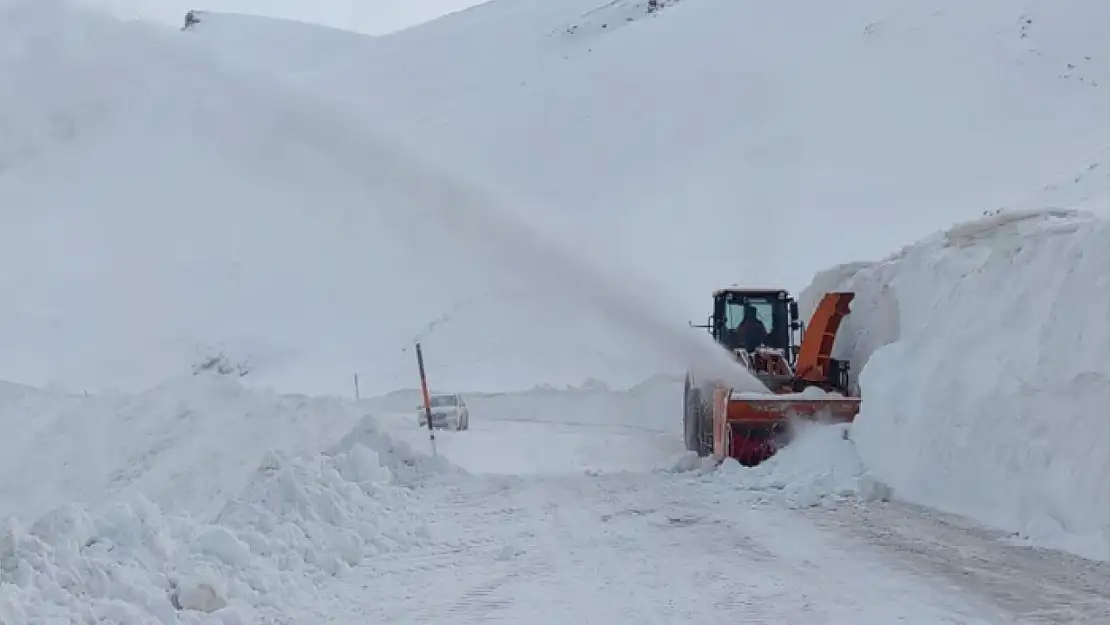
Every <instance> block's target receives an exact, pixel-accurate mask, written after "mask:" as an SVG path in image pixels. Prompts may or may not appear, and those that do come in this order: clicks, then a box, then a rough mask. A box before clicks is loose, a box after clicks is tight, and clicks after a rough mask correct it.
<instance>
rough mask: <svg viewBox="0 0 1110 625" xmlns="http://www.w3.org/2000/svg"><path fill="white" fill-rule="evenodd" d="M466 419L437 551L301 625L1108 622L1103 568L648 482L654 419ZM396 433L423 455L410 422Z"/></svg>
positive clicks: (771, 492)
mask: <svg viewBox="0 0 1110 625" xmlns="http://www.w3.org/2000/svg"><path fill="white" fill-rule="evenodd" d="M507 401H508V400H507V399H503V400H502V402H501V403H500V404H497V403H496V402H494V403H492V404H490V405H487V406H486V407H487V408H493V407H496V406H497V405H502V406H504V405H505V403H506V402H507ZM510 412H511V413H512V415H511V416H510V414H509V413H510ZM473 414H474V417H473V420H472V425H471V430H470V431H468V432H458V433H456V432H442V433H439V436H438V445H437V450H438V452H439V453H440V454H441V455H443V456H444V457H446V458H448V459H449V460H451V461H453V462H455V463H456V464H458V465H460V466H462V467H463V468H464V469H467V470H468V471H470V472H471V476H469V477H467V478H464V479H462V480H461V481H458V480H452V481H450V482H446V483H438V484H435V485H427V486H424V487H421V491H422V493H421V496H420V497H419V501H420V502H421V503H420V505H421V506H426V508H425V509H424V510H423V511H422V512H421V513H420V514H422V515H423V516H424V518H425V519H426V520H427V522H428V523H429V530H430V532H431V534H432V538H433V539H432V540H430V541H429V542H428V543H427V544H426V545H425V546H420V547H414V548H413V549H412V550H406V551H403V552H400V553H397V554H394V555H392V556H390V557H389V558H387V559H386V560H384V561H381V560H379V561H377V562H375V564H374V565H372V566H367V567H360V568H358V569H354V570H353V571H352V573H351V575H349V576H347V577H345V578H343V579H340V580H338V581H337V582H336V583H335V584H332V585H329V586H328V587H327V588H326V589H324V590H323V591H322V592H325V593H326V596H325V597H322V598H321V599H323V600H322V601H318V602H316V603H314V604H313V605H307V606H305V611H304V612H303V613H300V614H296V615H294V616H295V620H296V622H303V621H318V620H320V619H323V618H325V616H326V618H327V620H328V622H333V623H363V622H375V621H379V622H383V621H384V622H411V623H494V622H504V623H523V622H528V623H537V624H539V623H569V622H574V623H606V624H607V625H613V624H619V623H638V624H640V623H711V622H712V623H716V622H722V621H728V622H738V623H743V622H775V623H797V624H799V625H800V624H813V623H821V624H834V623H844V624H848V623H851V624H852V625H861V624H866V623H875V624H876V625H879V624H883V625H886V624H888V623H894V622H898V623H911V624H912V623H921V624H926V623H928V624H930V625H935V624H944V623H951V624H966V625H972V624H975V625H986V624H991V625H994V624H998V625H1002V624H1006V625H1019V624H1034V623H1036V624H1042V623H1061V624H1063V623H1076V624H1078V623H1099V622H1110V593H1108V591H1107V589H1108V588H1110V570H1108V569H1107V567H1105V566H1102V565H1101V564H1099V563H1095V562H1092V561H1086V560H1081V559H1078V558H1073V557H1070V556H1066V555H1063V554H1060V553H1057V552H1051V551H1035V550H1031V549H1027V548H1024V547H1019V546H1014V545H1010V544H1006V543H1005V542H1003V541H1002V540H1000V538H999V537H997V536H995V535H993V534H991V533H989V532H986V531H983V530H981V529H979V528H976V527H974V526H972V525H971V524H964V523H960V522H959V521H957V520H953V519H950V518H947V517H944V516H943V515H939V514H936V513H932V512H929V511H925V510H922V509H919V508H916V507H913V506H908V505H905V504H901V503H884V502H867V503H863V504H860V503H859V502H854V501H852V500H848V499H843V498H837V497H833V496H821V497H817V498H816V499H813V501H817V502H820V503H821V504H822V505H818V506H813V507H811V506H808V505H806V504H805V503H803V504H802V505H797V504H798V501H797V499H794V500H791V499H790V498H789V497H787V496H786V495H785V494H784V493H786V492H789V489H786V490H776V489H773V488H772V489H767V488H760V487H758V486H753V485H754V484H759V482H758V481H752V480H747V479H745V478H744V477H743V475H742V471H736V470H724V471H717V472H709V473H703V472H700V471H697V470H694V471H688V472H675V471H668V470H654V471H653V470H651V468H652V466H653V463H654V466H655V467H660V466H664V465H665V460H666V459H667V458H668V457H669V456H670V457H673V452H674V451H676V449H677V448H678V447H679V446H680V443H677V442H675V440H676V437H675V436H674V435H673V433H669V432H665V431H664V428H663V427H662V426H661V425H660V427H658V428H653V427H651V423H650V420H648V423H647V424H643V425H636V426H630V425H625V426H623V427H622V426H621V425H620V423H619V421H620V420H621V417H620V415H610V421H609V422H608V423H606V422H604V421H602V422H599V421H598V418H597V417H598V415H596V414H591V413H590V411H585V414H580V415H579V416H578V418H573V417H572V416H571V415H565V416H563V417H562V418H559V417H557V416H556V415H554V414H549V413H546V412H543V411H542V410H541V412H540V413H534V412H533V413H525V412H522V411H519V410H516V409H513V410H511V411H507V412H501V411H497V410H494V411H493V412H492V414H489V413H487V414H486V415H485V416H483V415H482V413H480V412H478V411H475V412H474V413H473ZM625 416H626V417H627V416H628V415H625ZM487 417H488V418H487ZM529 417H534V418H535V419H536V421H531V422H529V421H527V419H528V418H529ZM386 422H387V423H389V424H390V426H389V429H391V430H393V431H395V433H396V435H397V436H398V437H400V438H403V439H406V440H408V441H409V442H410V443H411V444H413V445H414V446H415V447H417V448H418V449H430V448H429V447H428V442H427V440H426V436H427V434H426V431H424V430H421V429H419V428H417V427H415V425H414V419H413V418H412V417H411V415H395V416H394V417H392V418H391V419H387V421H386ZM637 454H638V455H637ZM560 460H561V464H560ZM622 462H623V463H625V464H624V465H623V466H621V463H622ZM829 462H830V463H831V462H834V461H833V460H829ZM513 474H515V475H513ZM814 483H817V482H814ZM763 484H764V485H765V484H766V483H763ZM795 494H797V493H795ZM825 495H828V493H825ZM810 503H812V501H811V502H810ZM792 504H793V505H792Z"/></svg>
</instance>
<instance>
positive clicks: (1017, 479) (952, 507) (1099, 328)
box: [803, 210, 1110, 558]
mask: <svg viewBox="0 0 1110 625" xmlns="http://www.w3.org/2000/svg"><path fill="white" fill-rule="evenodd" d="M828 290H850V291H854V292H855V293H857V296H856V299H855V301H854V302H853V305H852V314H851V315H850V316H849V317H847V318H846V320H845V323H844V324H843V325H842V327H841V333H840V335H839V336H838V339H837V346H836V352H837V353H836V356H837V357H840V358H848V359H850V360H851V361H852V363H853V366H854V368H855V369H856V371H858V372H860V374H859V381H860V385H861V387H862V393H863V397H864V402H863V407H862V411H861V412H860V415H859V417H858V419H857V421H856V422H855V424H854V426H853V428H852V438H853V439H854V440H855V442H856V446H857V449H858V452H859V455H860V457H861V458H862V460H863V462H864V463H865V465H866V466H867V467H868V468H869V469H870V470H871V471H873V472H874V474H875V476H876V477H877V478H878V479H880V480H882V481H883V482H886V483H887V484H889V485H890V486H891V487H892V488H893V490H894V493H895V494H896V495H897V496H899V497H903V498H905V499H908V500H912V501H915V502H919V503H923V504H926V505H930V506H934V507H937V508H940V509H944V510H948V511H952V512H956V513H961V514H965V515H969V516H971V517H974V518H976V519H979V520H981V521H983V522H986V523H988V524H990V525H993V526H996V527H1000V528H1003V529H1006V530H1011V531H1014V532H1018V533H1020V534H1021V535H1022V536H1025V537H1027V538H1029V539H1032V540H1034V541H1035V542H1037V543H1038V544H1046V545H1050V546H1055V547H1061V548H1066V549H1069V550H1072V551H1076V552H1078V553H1081V554H1084V555H1089V556H1094V557H1100V558H1110V419H1108V418H1107V413H1106V406H1107V405H1110V362H1108V361H1107V358H1106V354H1107V353H1110V325H1108V324H1107V320H1108V319H1110V222H1107V221H1106V220H1105V219H1104V218H1101V217H1097V216H1092V215H1089V214H1085V213H1079V212H1074V211H1062V210H1044V211H1012V212H1002V213H999V214H996V215H992V216H987V217H984V218H982V219H979V220H975V221H971V222H966V223H962V224H960V225H957V226H955V227H953V228H951V229H948V230H946V231H944V232H941V233H938V234H936V235H935V236H932V237H929V238H927V239H925V240H923V241H921V242H919V243H917V244H914V245H911V246H909V247H906V248H905V249H903V250H902V251H901V252H899V253H898V254H896V255H894V256H892V257H890V258H888V259H886V260H884V261H881V262H876V263H859V264H852V265H846V266H843V267H838V268H834V269H832V270H830V271H828V272H825V273H823V274H821V275H819V276H817V278H816V279H815V281H814V283H813V284H812V285H811V286H810V287H809V288H808V289H807V290H806V292H805V293H804V294H803V297H804V300H805V301H804V302H803V304H804V305H805V306H806V307H807V308H812V306H814V305H815V301H816V298H817V297H818V296H819V295H820V293H822V292H824V291H828Z"/></svg>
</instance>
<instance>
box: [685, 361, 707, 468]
mask: <svg viewBox="0 0 1110 625" xmlns="http://www.w3.org/2000/svg"><path fill="white" fill-rule="evenodd" d="M710 415H711V413H710V412H709V406H708V405H707V404H706V403H705V401H704V400H703V399H702V396H701V389H698V388H693V387H692V386H691V385H690V380H689V379H687V380H686V393H685V397H684V401H683V410H682V425H683V431H684V433H685V439H686V450H687V451H692V452H695V453H697V454H698V455H699V456H701V457H705V456H708V455H709V454H710V453H711V452H712V451H713V445H712V439H711V437H712V433H713V424H712V423H711V418H710Z"/></svg>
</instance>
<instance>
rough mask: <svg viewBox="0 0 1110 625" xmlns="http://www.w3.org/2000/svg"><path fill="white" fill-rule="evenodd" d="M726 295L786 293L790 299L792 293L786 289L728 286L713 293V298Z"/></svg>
mask: <svg viewBox="0 0 1110 625" xmlns="http://www.w3.org/2000/svg"><path fill="white" fill-rule="evenodd" d="M725 293H737V294H740V295H778V294H779V293H784V294H785V295H786V296H787V297H790V293H789V292H788V291H787V290H786V289H760V288H752V287H743V286H727V287H724V288H722V289H717V290H716V291H713V296H714V297H716V296H718V295H724V294H725Z"/></svg>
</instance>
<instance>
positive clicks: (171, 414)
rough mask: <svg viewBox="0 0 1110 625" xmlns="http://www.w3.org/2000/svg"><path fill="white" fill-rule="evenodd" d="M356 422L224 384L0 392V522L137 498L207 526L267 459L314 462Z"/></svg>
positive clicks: (351, 409) (350, 411)
mask: <svg viewBox="0 0 1110 625" xmlns="http://www.w3.org/2000/svg"><path fill="white" fill-rule="evenodd" d="M362 417H363V413H362V412H360V410H359V409H358V408H357V407H356V406H354V405H353V404H352V403H351V402H344V401H341V400H338V399H327V398H322V399H317V398H308V397H304V396H298V395H279V394H277V393H272V392H264V391H254V390H250V389H248V388H246V387H244V386H243V384H242V383H241V381H240V380H239V379H238V378H234V377H230V376H218V375H200V376H186V377H184V378H177V379H174V380H170V381H167V382H166V383H164V384H161V385H158V386H156V387H154V388H152V389H150V390H148V391H145V392H142V393H138V394H109V395H90V396H84V395H66V394H58V393H51V392H48V391H43V390H38V389H34V388H30V387H23V386H18V385H12V384H3V385H0V429H2V430H3V431H4V432H5V435H4V436H3V437H0V516H3V515H19V516H24V517H27V516H34V515H37V514H39V513H42V512H44V511H45V510H46V509H48V508H51V507H53V506H56V505H60V504H63V503H69V502H77V503H84V504H93V503H96V502H102V501H107V500H112V499H115V498H116V497H118V496H123V495H127V494H130V493H141V494H143V496H145V497H147V498H149V499H150V500H151V501H152V502H154V503H155V504H157V505H158V506H159V507H161V508H162V509H164V510H167V511H169V512H174V513H182V514H190V515H193V516H196V517H199V518H203V519H210V518H211V516H212V515H213V514H215V513H216V512H217V511H218V510H219V509H220V507H221V506H223V504H224V502H225V501H227V499H228V498H229V497H233V496H235V495H237V494H238V493H239V492H240V491H241V490H242V489H243V488H244V487H245V486H246V485H247V483H248V480H249V479H250V477H251V475H252V473H253V472H254V470H255V467H256V466H257V463H258V461H259V459H260V458H262V456H263V455H264V454H265V453H267V451H268V450H271V449H278V450H281V451H283V452H285V453H288V454H292V455H303V454H306V453H307V454H311V453H316V452H317V451H319V450H321V449H323V448H325V447H326V446H328V445H330V444H333V443H335V442H336V441H338V440H340V438H341V437H343V436H344V435H346V434H347V433H348V432H350V431H351V429H352V428H353V427H354V426H355V425H356V424H357V423H359V421H360V419H362ZM29 474H30V475H36V476H39V478H38V479H36V480H34V481H30V480H27V479H26V476H27V475H29Z"/></svg>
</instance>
